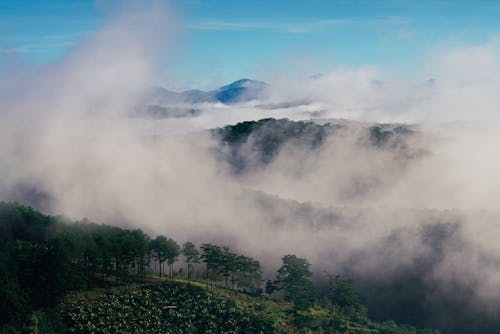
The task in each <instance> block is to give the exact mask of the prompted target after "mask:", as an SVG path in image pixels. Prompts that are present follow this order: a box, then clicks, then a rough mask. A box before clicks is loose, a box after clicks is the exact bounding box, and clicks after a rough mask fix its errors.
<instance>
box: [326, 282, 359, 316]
mask: <svg viewBox="0 0 500 334" xmlns="http://www.w3.org/2000/svg"><path fill="white" fill-rule="evenodd" d="M328 288H329V289H328V293H327V297H328V299H329V300H330V302H331V303H332V304H334V305H338V306H340V307H341V308H346V309H349V310H358V309H359V308H360V307H361V303H360V299H359V293H358V290H357V289H356V285H355V283H354V281H353V280H351V279H348V278H342V277H341V276H340V275H336V276H335V277H332V276H330V277H329V282H328Z"/></svg>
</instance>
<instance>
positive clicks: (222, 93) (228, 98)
mask: <svg viewBox="0 0 500 334" xmlns="http://www.w3.org/2000/svg"><path fill="white" fill-rule="evenodd" d="M268 88H269V84H267V83H265V82H263V81H258V80H252V79H240V80H237V81H234V82H232V83H230V84H228V85H225V86H222V87H219V88H217V89H214V90H210V91H203V90H199V89H190V90H186V91H183V92H174V91H171V90H168V89H165V88H163V87H153V88H152V89H151V90H150V91H149V92H148V93H147V94H146V95H147V96H146V101H147V102H148V104H149V105H161V106H165V105H175V104H196V103H223V104H234V103H239V102H247V101H251V100H256V99H258V98H261V97H263V96H265V94H266V91H267V89H268Z"/></svg>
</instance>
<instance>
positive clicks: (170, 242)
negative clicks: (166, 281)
mask: <svg viewBox="0 0 500 334" xmlns="http://www.w3.org/2000/svg"><path fill="white" fill-rule="evenodd" d="M165 253H166V258H167V264H168V268H169V277H170V278H171V279H172V278H173V276H174V263H175V262H176V261H177V259H178V258H179V255H180V254H181V247H180V246H179V244H178V243H177V241H175V240H174V239H171V238H168V239H167V242H166V243H165Z"/></svg>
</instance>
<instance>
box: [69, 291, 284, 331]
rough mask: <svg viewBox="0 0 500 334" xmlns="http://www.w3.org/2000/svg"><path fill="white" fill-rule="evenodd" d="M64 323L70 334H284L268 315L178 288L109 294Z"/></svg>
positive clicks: (75, 310) (205, 293)
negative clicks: (280, 332) (280, 333)
mask: <svg viewBox="0 0 500 334" xmlns="http://www.w3.org/2000/svg"><path fill="white" fill-rule="evenodd" d="M64 318H65V321H66V323H67V325H68V327H69V331H70V332H71V333H179V334H181V333H279V330H278V328H277V327H276V326H275V324H274V323H273V320H274V319H272V318H271V317H269V316H267V315H266V314H263V313H260V314H257V312H256V311H255V310H253V309H249V308H243V307H240V306H239V305H238V304H237V303H236V302H235V301H234V300H233V299H229V298H225V297H223V296H218V295H217V294H212V293H209V292H208V291H207V290H205V289H203V288H200V287H196V286H193V285H186V284H179V283H162V284H154V285H148V286H144V287H142V288H141V289H140V290H130V291H123V292H121V293H115V294H109V295H107V296H105V297H102V298H100V299H98V300H97V301H95V302H93V303H87V304H83V305H80V306H77V307H75V308H71V309H67V310H65V311H64Z"/></svg>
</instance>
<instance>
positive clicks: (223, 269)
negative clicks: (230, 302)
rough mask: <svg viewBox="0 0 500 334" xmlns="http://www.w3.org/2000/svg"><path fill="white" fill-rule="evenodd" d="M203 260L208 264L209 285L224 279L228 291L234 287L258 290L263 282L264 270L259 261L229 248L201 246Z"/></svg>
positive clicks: (212, 245) (211, 245)
mask: <svg viewBox="0 0 500 334" xmlns="http://www.w3.org/2000/svg"><path fill="white" fill-rule="evenodd" d="M201 251H202V252H201V257H200V258H201V260H202V261H203V262H205V263H206V277H207V283H208V281H210V282H211V283H212V282H213V281H220V280H222V279H223V281H224V287H225V288H226V289H227V288H228V286H229V282H231V283H232V287H233V288H236V287H239V288H241V289H248V290H256V289H257V288H258V286H259V285H260V282H261V275H262V269H261V266H260V263H259V261H256V260H254V259H252V258H250V257H246V256H244V255H239V254H237V253H234V252H232V251H231V249H230V248H229V247H227V246H224V247H220V246H217V245H214V244H210V243H207V244H203V245H201Z"/></svg>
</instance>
